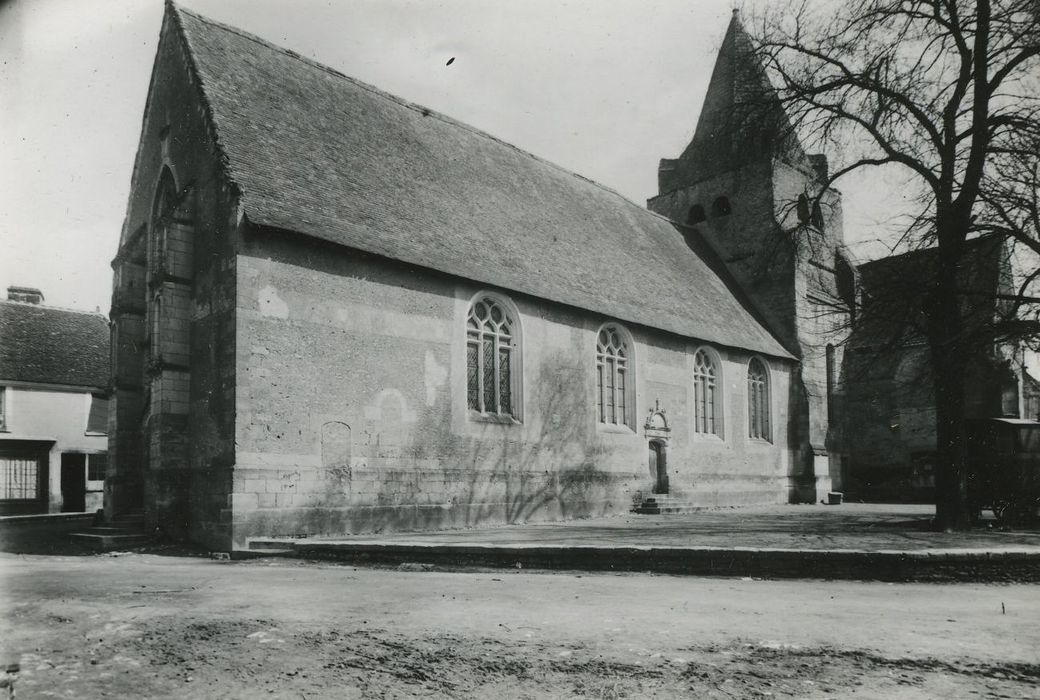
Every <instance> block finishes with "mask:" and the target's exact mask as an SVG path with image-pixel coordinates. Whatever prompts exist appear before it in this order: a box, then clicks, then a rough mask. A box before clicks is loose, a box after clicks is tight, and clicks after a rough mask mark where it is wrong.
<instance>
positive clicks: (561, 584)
mask: <svg viewBox="0 0 1040 700" xmlns="http://www.w3.org/2000/svg"><path fill="white" fill-rule="evenodd" d="M0 585H2V589H0V590H2V595H3V598H2V610H3V620H2V628H0V634H2V641H0V644H2V646H3V653H4V657H3V658H2V659H0V661H2V662H5V663H6V662H11V661H19V662H20V664H21V672H20V674H19V675H18V679H17V685H16V687H17V690H18V695H19V697H20V698H38V697H68V698H98V697H119V698H148V697H176V698H256V697H279V698H281V697H284V698H351V697H415V696H419V697H494V698H523V697H532V698H533V697H597V698H618V697H632V698H644V697H693V698H749V697H750V698H753V697H798V698H803V697H805V698H816V697H829V698H841V697H849V696H852V697H857V698H860V697H861V698H965V697H987V698H1030V697H1034V698H1040V587H1037V586H1034V585H977V584H954V585H936V584H894V585H893V584H884V583H858V582H825V581H750V580H740V579H721V578H692V577H672V576H653V575H649V574H624V575H617V574H580V573H562V572H555V573H528V572H520V571H487V572H472V571H471V572H465V573H456V572H444V571H425V570H422V568H421V567H419V566H405V567H403V568H402V569H365V568H353V567H347V566H338V565H326V564H309V563H301V562H295V561H289V560H257V561H248V562H227V561H214V560H209V559H201V558H192V557H174V556H156V555H150V554H126V555H122V556H89V557H74V556H53V557H42V556H25V555H9V554H0Z"/></svg>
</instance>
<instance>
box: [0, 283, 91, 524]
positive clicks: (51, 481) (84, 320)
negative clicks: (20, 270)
mask: <svg viewBox="0 0 1040 700" xmlns="http://www.w3.org/2000/svg"><path fill="white" fill-rule="evenodd" d="M43 302H44V298H43V294H42V293H41V292H40V290H38V289H32V288H28V287H9V288H8V289H7V300H6V301H0V515H31V514H41V513H59V512H74V513H75V512H85V511H96V510H97V509H99V508H101V506H102V488H103V483H104V479H105V472H106V470H107V468H108V464H107V453H108V437H107V432H108V382H109V365H110V359H109V332H108V321H107V319H106V318H105V317H104V316H103V315H102V314H100V313H89V312H83V311H74V310H72V309H61V308H57V307H53V306H47V305H45V304H44V303H43Z"/></svg>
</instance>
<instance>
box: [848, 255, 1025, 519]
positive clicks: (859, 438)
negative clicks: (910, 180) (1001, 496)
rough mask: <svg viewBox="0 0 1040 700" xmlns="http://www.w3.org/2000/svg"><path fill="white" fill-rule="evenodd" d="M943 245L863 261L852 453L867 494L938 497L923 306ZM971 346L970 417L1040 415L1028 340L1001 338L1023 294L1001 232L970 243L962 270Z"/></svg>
mask: <svg viewBox="0 0 1040 700" xmlns="http://www.w3.org/2000/svg"><path fill="white" fill-rule="evenodd" d="M936 258H937V251H936V250H935V249H934V248H927V249H922V250H917V251H912V252H908V253H904V254H902V255H895V256H891V257H887V258H882V259H880V260H875V261H872V262H868V263H864V264H863V265H861V266H860V267H859V279H860V286H861V293H860V296H861V300H862V303H861V318H860V319H858V320H857V323H856V324H855V326H854V327H853V332H852V334H851V337H850V338H849V342H848V347H847V350H846V353H845V364H844V367H843V382H844V391H843V393H844V395H845V397H844V398H845V408H846V411H847V414H848V417H849V420H850V421H854V422H855V429H854V430H853V429H850V430H848V431H847V437H846V440H845V449H846V450H847V452H848V454H849V455H850V465H851V469H850V473H849V474H848V479H847V483H846V487H845V488H846V491H847V492H848V493H849V494H850V496H852V497H854V498H858V499H864V500H882V501H891V500H916V501H924V502H930V501H931V499H932V498H933V497H934V496H933V487H934V467H935V452H936V413H935V395H934V391H933V389H932V383H933V377H932V372H931V360H930V354H929V353H930V351H929V348H928V344H927V342H926V339H925V335H924V326H925V319H924V315H923V309H922V305H923V304H924V303H925V300H926V299H927V298H928V294H929V288H930V286H931V284H932V280H933V279H934V272H933V271H934V270H935V268H936ZM958 287H959V289H960V301H959V303H960V304H961V306H962V315H963V318H964V319H965V329H964V341H963V345H964V352H966V353H969V355H970V359H969V361H968V362H967V371H966V374H965V376H964V386H965V399H966V400H965V417H966V418H967V419H968V420H969V421H971V420H977V419H981V418H1027V419H1031V420H1037V418H1038V415H1037V406H1038V401H1037V383H1036V381H1035V380H1034V379H1033V378H1032V377H1031V376H1030V375H1029V373H1028V371H1027V370H1026V369H1025V366H1024V359H1025V358H1024V356H1023V349H1022V348H1021V347H1020V346H1019V345H1018V344H1016V343H1012V342H1006V341H1003V342H1001V341H1000V340H999V339H998V338H997V337H995V335H994V324H995V322H996V321H997V320H998V319H1000V318H1001V317H1002V315H1003V314H1006V313H1008V302H1007V301H1000V299H1001V296H1002V295H1003V298H1004V299H1009V298H1011V297H1012V296H1013V295H1014V293H1015V288H1014V283H1013V278H1012V268H1011V259H1010V256H1009V253H1008V250H1007V246H1006V245H1004V243H1003V242H1002V240H1001V239H999V238H995V237H985V236H984V237H980V238H976V239H974V240H971V241H969V242H968V243H967V244H966V245H965V251H964V253H963V255H962V263H961V266H960V269H959V271H958Z"/></svg>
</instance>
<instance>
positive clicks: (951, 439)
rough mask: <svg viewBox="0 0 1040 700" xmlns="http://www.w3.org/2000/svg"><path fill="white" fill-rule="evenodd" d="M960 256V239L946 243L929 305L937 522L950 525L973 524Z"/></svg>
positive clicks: (947, 527) (945, 526) (956, 527)
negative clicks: (958, 270)
mask: <svg viewBox="0 0 1040 700" xmlns="http://www.w3.org/2000/svg"><path fill="white" fill-rule="evenodd" d="M959 259H960V246H959V245H953V246H947V247H946V248H945V249H943V248H942V247H941V246H940V249H939V268H938V270H937V275H936V284H935V287H934V288H933V291H932V295H931V298H930V299H928V300H927V302H928V303H926V307H925V308H926V313H927V316H928V325H927V327H928V343H929V346H930V349H931V356H932V368H933V376H932V381H933V386H934V389H935V421H936V426H935V427H936V435H935V437H936V464H935V526H936V527H937V528H938V529H941V530H946V531H950V530H966V529H968V528H969V527H970V526H971V517H970V515H971V514H970V512H969V506H968V493H967V490H968V489H967V486H968V459H967V440H966V439H965V425H964V418H965V410H964V409H965V405H964V403H965V394H964V373H965V370H966V368H967V365H968V360H967V354H966V351H967V348H966V346H965V343H964V342H963V331H964V327H963V326H964V322H963V318H962V313H963V309H962V308H961V303H960V299H959V297H958V294H957V266H958V262H959Z"/></svg>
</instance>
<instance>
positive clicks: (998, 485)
mask: <svg viewBox="0 0 1040 700" xmlns="http://www.w3.org/2000/svg"><path fill="white" fill-rule="evenodd" d="M967 427H968V499H969V502H970V503H971V507H972V514H973V515H974V516H976V517H978V516H979V515H980V514H981V513H982V511H983V510H984V509H986V508H990V509H992V510H993V515H994V517H996V519H997V522H998V523H999V524H1001V525H1028V524H1032V523H1035V522H1036V521H1037V509H1038V507H1040V422H1037V421H1033V420H1025V419H1021V418H986V419H983V420H974V421H969V422H968V426H967Z"/></svg>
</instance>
